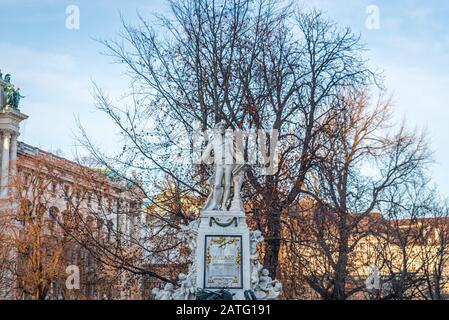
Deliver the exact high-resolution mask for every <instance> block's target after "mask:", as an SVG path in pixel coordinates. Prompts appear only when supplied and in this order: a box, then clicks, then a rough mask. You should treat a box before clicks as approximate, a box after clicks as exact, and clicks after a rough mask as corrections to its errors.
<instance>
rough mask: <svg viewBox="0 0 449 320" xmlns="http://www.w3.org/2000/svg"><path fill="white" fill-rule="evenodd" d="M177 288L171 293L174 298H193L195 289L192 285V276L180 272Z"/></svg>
mask: <svg viewBox="0 0 449 320" xmlns="http://www.w3.org/2000/svg"><path fill="white" fill-rule="evenodd" d="M178 278H179V282H178V284H179V288H178V289H176V290H175V292H174V294H173V299H174V300H194V299H195V296H196V289H195V286H194V285H193V281H192V278H191V277H190V276H189V275H187V274H185V273H180V274H179V276H178Z"/></svg>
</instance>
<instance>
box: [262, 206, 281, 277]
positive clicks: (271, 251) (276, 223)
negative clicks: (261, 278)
mask: <svg viewBox="0 0 449 320" xmlns="http://www.w3.org/2000/svg"><path fill="white" fill-rule="evenodd" d="M265 239H266V247H265V248H266V251H265V257H264V266H265V268H266V269H267V270H268V271H269V272H270V277H272V278H273V279H274V278H276V275H277V270H278V265H279V251H280V249H281V213H280V211H279V210H274V211H273V213H269V214H268V218H267V221H266V236H265Z"/></svg>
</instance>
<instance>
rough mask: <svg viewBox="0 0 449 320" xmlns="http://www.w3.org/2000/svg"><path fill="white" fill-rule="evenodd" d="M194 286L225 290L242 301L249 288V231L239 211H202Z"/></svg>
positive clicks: (243, 216)
mask: <svg viewBox="0 0 449 320" xmlns="http://www.w3.org/2000/svg"><path fill="white" fill-rule="evenodd" d="M196 265H197V272H196V287H197V288H200V289H205V290H212V291H214V290H221V289H224V290H228V291H230V292H231V293H232V294H234V299H236V300H243V299H244V292H245V291H246V290H250V289H251V279H250V276H251V271H250V233H249V229H248V225H247V224H246V217H245V214H244V212H242V211H204V212H202V213H201V216H200V221H199V226H198V234H197V247H196Z"/></svg>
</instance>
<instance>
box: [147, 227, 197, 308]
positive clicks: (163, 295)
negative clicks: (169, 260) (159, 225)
mask: <svg viewBox="0 0 449 320" xmlns="http://www.w3.org/2000/svg"><path fill="white" fill-rule="evenodd" d="M198 223H199V222H198V220H194V221H191V222H190V223H189V224H188V225H183V224H182V225H180V232H179V234H178V239H179V240H181V241H183V242H184V243H185V244H187V246H188V247H189V249H190V255H189V258H188V259H189V261H190V266H189V272H188V273H187V274H185V273H180V274H179V275H178V285H179V288H177V289H174V286H173V285H172V284H171V283H167V284H166V285H165V287H164V288H163V289H160V288H154V289H153V290H152V291H151V292H152V293H153V296H154V299H155V300H195V297H196V291H197V289H196V246H197V235H198Z"/></svg>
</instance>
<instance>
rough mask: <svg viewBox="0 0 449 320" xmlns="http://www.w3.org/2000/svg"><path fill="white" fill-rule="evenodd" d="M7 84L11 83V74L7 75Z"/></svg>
mask: <svg viewBox="0 0 449 320" xmlns="http://www.w3.org/2000/svg"><path fill="white" fill-rule="evenodd" d="M5 82H7V83H11V75H10V74H9V73H8V74H7V75H5Z"/></svg>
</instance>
